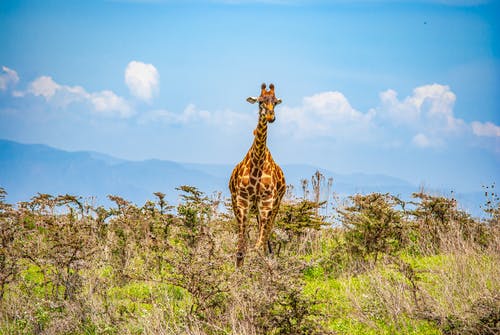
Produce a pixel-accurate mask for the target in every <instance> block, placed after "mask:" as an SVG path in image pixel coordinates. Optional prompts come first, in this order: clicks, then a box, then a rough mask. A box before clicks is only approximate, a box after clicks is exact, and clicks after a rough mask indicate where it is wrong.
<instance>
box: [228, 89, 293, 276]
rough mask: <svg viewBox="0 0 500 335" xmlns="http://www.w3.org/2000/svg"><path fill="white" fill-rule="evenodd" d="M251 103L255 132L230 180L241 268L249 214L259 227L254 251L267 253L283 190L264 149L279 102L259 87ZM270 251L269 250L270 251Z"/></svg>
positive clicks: (282, 182) (281, 178)
mask: <svg viewBox="0 0 500 335" xmlns="http://www.w3.org/2000/svg"><path fill="white" fill-rule="evenodd" d="M247 101H248V102H249V103H251V104H254V103H256V102H258V103H259V121H258V124H257V128H256V129H255V130H254V132H253V133H254V136H255V138H254V141H253V144H252V146H251V147H250V149H249V150H248V152H247V154H246V156H245V158H243V160H242V161H241V162H240V163H239V164H238V165H236V167H235V168H234V170H233V173H232V174H231V179H230V180H229V190H230V191H231V201H232V206H233V211H234V215H235V216H236V220H237V221H238V228H239V232H238V247H237V252H236V266H237V267H240V266H241V265H243V259H244V257H245V254H246V251H247V250H246V249H247V239H246V226H247V222H248V218H249V214H250V211H251V210H252V211H253V212H255V213H256V216H257V222H258V226H259V232H258V238H257V242H256V244H255V247H254V249H255V250H259V249H262V251H263V252H264V254H266V253H267V249H266V247H267V244H268V243H269V236H270V235H271V230H272V228H273V224H274V219H275V218H276V214H278V209H279V206H280V203H281V199H282V198H283V195H284V194H285V191H286V182H285V177H284V174H283V171H282V170H281V168H280V167H279V166H278V164H276V163H275V162H274V160H273V157H272V156H271V153H270V152H269V149H268V148H267V145H266V142H267V124H268V123H273V122H274V120H275V115H274V107H275V106H276V105H278V104H280V103H281V99H277V98H276V96H275V95H274V85H273V84H270V85H269V90H266V84H262V86H261V93H260V96H259V97H249V98H247ZM269 249H270V248H269Z"/></svg>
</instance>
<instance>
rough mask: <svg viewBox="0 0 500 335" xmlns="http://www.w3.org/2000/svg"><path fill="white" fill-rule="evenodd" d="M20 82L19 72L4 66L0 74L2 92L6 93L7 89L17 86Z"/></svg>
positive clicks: (0, 89)
mask: <svg viewBox="0 0 500 335" xmlns="http://www.w3.org/2000/svg"><path fill="white" fill-rule="evenodd" d="M18 82H19V76H18V75H17V72H16V71H14V70H12V69H9V68H8V67H7V66H2V72H1V73H0V91H6V90H7V88H9V87H12V86H14V85H16V84H17V83H18Z"/></svg>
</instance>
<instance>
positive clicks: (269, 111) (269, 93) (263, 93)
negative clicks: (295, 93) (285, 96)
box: [247, 84, 281, 123]
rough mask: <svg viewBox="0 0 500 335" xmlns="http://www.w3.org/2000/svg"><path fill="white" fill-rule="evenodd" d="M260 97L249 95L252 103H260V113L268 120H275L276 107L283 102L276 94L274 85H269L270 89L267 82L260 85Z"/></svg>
mask: <svg viewBox="0 0 500 335" xmlns="http://www.w3.org/2000/svg"><path fill="white" fill-rule="evenodd" d="M260 89H261V90H260V96H259V97H248V98H247V101H248V102H249V103H251V104H254V103H256V102H258V103H259V115H260V117H263V118H265V119H266V121H267V122H271V123H272V122H274V120H275V118H276V117H275V116H274V107H275V106H276V105H279V104H280V103H281V99H278V98H276V96H275V95H274V85H273V84H270V85H269V90H266V84H262V85H261V87H260Z"/></svg>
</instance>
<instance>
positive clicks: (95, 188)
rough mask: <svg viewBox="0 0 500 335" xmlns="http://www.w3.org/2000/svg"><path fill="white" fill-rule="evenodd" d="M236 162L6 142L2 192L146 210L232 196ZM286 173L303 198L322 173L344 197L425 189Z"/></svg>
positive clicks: (0, 160) (383, 179) (467, 203)
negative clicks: (191, 193)
mask: <svg viewBox="0 0 500 335" xmlns="http://www.w3.org/2000/svg"><path fill="white" fill-rule="evenodd" d="M236 163H237V162H235V163H234V164H197V163H179V162H173V161H166V160H156V159H152V160H144V161H130V160H123V159H119V158H115V157H112V156H109V155H105V154H102V153H97V152H90V151H76V152H70V151H64V150H59V149H56V148H52V147H50V146H47V145H41V144H22V143H18V142H13V141H9V140H2V139H0V187H3V188H4V189H5V190H6V191H7V201H8V202H10V203H16V202H19V201H27V200H29V199H30V198H31V197H33V196H34V195H36V194H37V193H48V194H52V195H58V194H73V195H78V196H82V197H84V198H92V199H93V201H94V202H95V204H97V205H101V204H102V205H109V200H108V199H107V196H108V195H118V196H120V197H122V198H124V199H127V200H129V201H132V202H134V203H136V204H138V205H142V204H144V202H145V201H146V200H148V199H149V200H152V199H153V198H154V196H153V193H154V192H163V193H165V194H166V197H167V200H168V201H169V202H171V203H176V202H177V200H178V191H176V190H175V188H176V187H178V186H181V185H191V186H196V187H197V188H198V189H200V190H201V191H203V192H205V193H207V194H210V193H212V192H215V191H221V192H222V193H223V194H224V195H225V196H229V192H228V189H227V184H228V181H229V177H230V175H231V171H232V169H233V167H234V165H235V164H236ZM282 168H283V170H284V172H285V177H286V179H287V183H288V184H291V185H293V186H294V191H295V194H296V195H297V196H301V195H302V193H303V192H302V188H301V186H300V181H301V179H308V180H310V179H311V176H312V175H313V174H314V173H315V171H317V170H319V171H320V172H321V173H322V174H323V175H324V176H325V179H326V180H327V179H328V178H333V187H332V191H333V192H335V193H336V194H337V195H338V196H339V197H341V198H342V197H346V196H347V195H351V194H355V193H370V192H382V193H385V192H388V193H391V194H394V195H399V196H401V197H402V198H404V199H409V198H410V197H411V194H412V193H413V192H417V191H418V189H419V188H418V186H416V185H413V184H411V183H409V182H407V181H405V180H403V179H399V178H395V177H391V176H387V175H381V174H362V173H353V174H338V173H334V172H332V171H329V170H326V169H322V168H318V167H315V166H312V165H306V164H284V165H282ZM325 185H326V182H325ZM324 190H325V191H326V187H324ZM446 191H449V190H445V192H443V191H442V192H440V194H441V195H446V194H445V193H446ZM454 196H455V197H456V198H457V199H458V200H459V202H460V203H461V204H462V207H464V208H465V209H467V210H468V211H469V212H470V213H472V214H473V215H476V216H479V215H481V211H480V208H479V206H480V204H481V203H482V202H484V198H483V197H482V193H463V194H455V195H454ZM324 197H325V198H326V194H325V195H324Z"/></svg>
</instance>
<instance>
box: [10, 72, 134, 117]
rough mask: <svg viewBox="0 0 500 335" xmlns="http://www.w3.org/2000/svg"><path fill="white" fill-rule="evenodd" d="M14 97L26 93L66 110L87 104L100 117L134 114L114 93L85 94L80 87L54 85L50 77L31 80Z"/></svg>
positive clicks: (124, 101) (107, 91) (126, 103)
mask: <svg viewBox="0 0 500 335" xmlns="http://www.w3.org/2000/svg"><path fill="white" fill-rule="evenodd" d="M14 93H15V94H14V96H15V97H18V98H20V97H23V96H25V95H26V94H27V93H28V94H32V95H35V96H41V97H43V98H44V99H45V100H46V101H47V102H48V103H50V104H51V105H53V106H56V107H59V108H67V107H68V106H69V105H71V104H74V103H88V104H90V105H91V106H92V111H93V112H95V113H97V114H102V115H109V116H112V115H116V116H119V117H123V118H126V117H130V116H131V115H133V114H134V111H133V109H132V108H131V107H130V105H129V103H128V102H127V101H126V100H125V99H124V98H122V97H119V96H118V95H116V94H115V93H114V92H112V91H109V90H104V91H100V92H93V93H89V92H87V91H86V90H85V89H84V88H83V87H81V86H67V85H61V84H58V83H56V82H55V81H54V80H53V79H52V78H51V77H50V76H41V77H38V78H36V79H35V80H33V81H32V82H31V83H30V84H29V85H28V89H27V91H26V92H14Z"/></svg>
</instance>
